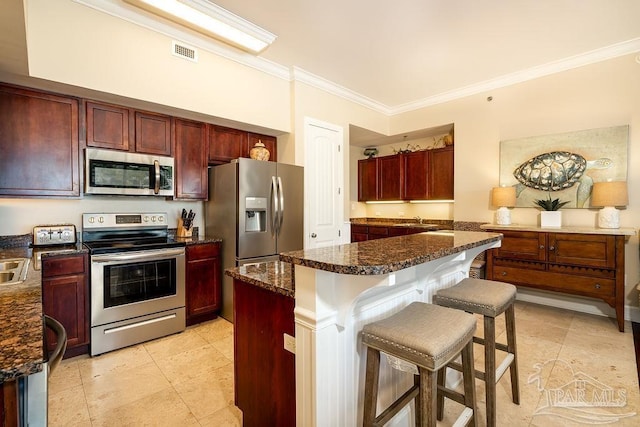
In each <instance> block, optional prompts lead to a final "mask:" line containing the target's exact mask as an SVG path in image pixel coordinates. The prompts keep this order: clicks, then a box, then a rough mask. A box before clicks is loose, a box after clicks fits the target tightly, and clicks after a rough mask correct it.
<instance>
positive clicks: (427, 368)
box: [362, 302, 476, 427]
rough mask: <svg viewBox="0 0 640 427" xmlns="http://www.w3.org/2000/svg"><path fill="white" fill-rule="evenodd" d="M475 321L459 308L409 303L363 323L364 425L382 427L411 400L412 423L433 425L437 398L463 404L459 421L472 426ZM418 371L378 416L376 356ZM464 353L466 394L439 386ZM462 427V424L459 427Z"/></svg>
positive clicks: (378, 358) (434, 423)
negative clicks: (442, 372) (442, 376)
mask: <svg viewBox="0 0 640 427" xmlns="http://www.w3.org/2000/svg"><path fill="white" fill-rule="evenodd" d="M475 330H476V319H475V317H474V316H473V315H471V314H468V313H465V312H463V311H460V310H452V309H449V308H445V307H439V306H437V305H433V304H425V303H421V302H413V303H411V304H409V305H408V306H407V307H405V308H404V309H402V310H401V311H399V312H398V313H396V314H394V315H392V316H390V317H387V318H386V319H382V320H379V321H377V322H373V323H369V324H367V325H365V327H364V328H363V330H362V342H363V344H364V345H366V346H367V368H366V376H365V394H364V416H363V426H365V427H369V426H381V425H384V424H385V423H386V422H387V421H389V420H390V419H391V418H392V417H393V416H394V415H395V414H397V413H398V412H399V411H400V410H401V409H402V408H403V407H404V406H406V405H407V404H408V403H410V402H411V400H412V399H415V406H416V414H415V416H416V425H417V426H429V427H432V426H435V425H436V409H437V400H436V396H440V395H442V396H445V397H447V398H449V399H452V400H455V401H456V402H459V403H461V404H463V405H464V406H465V409H464V410H463V412H462V414H461V415H460V416H459V418H458V422H461V423H465V424H467V423H471V424H472V425H474V426H475V425H476V417H475V372H474V369H473V334H474V332H475ZM381 351H382V352H384V353H386V354H388V355H391V356H394V357H397V358H399V359H402V360H404V361H407V362H409V363H413V364H415V365H416V366H417V368H418V374H419V375H415V376H414V385H413V386H412V387H411V388H410V389H409V390H408V391H407V392H406V393H404V394H403V395H402V396H401V397H400V398H398V399H397V400H396V401H395V402H393V403H392V404H391V405H390V406H389V407H388V408H387V409H385V410H384V411H383V412H382V413H381V414H380V415H379V416H378V417H376V402H377V400H378V379H379V374H380V372H379V368H380V352H381ZM459 354H461V355H462V372H463V376H464V394H461V393H458V392H456V391H453V390H449V389H446V388H445V387H444V386H441V387H440V386H438V384H437V381H436V374H437V372H438V371H440V370H441V369H442V368H444V367H445V366H446V365H447V363H449V362H450V361H451V360H453V359H454V358H455V357H456V356H458V355H459ZM460 425H463V424H460Z"/></svg>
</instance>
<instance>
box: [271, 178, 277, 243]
mask: <svg viewBox="0 0 640 427" xmlns="http://www.w3.org/2000/svg"><path fill="white" fill-rule="evenodd" d="M270 213H271V237H274V236H275V235H276V228H277V226H278V184H277V183H276V177H275V176H272V177H271V212H270Z"/></svg>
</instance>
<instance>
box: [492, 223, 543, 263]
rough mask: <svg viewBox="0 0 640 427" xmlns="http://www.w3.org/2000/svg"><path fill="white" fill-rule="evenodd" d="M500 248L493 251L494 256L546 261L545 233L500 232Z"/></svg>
mask: <svg viewBox="0 0 640 427" xmlns="http://www.w3.org/2000/svg"><path fill="white" fill-rule="evenodd" d="M500 232H501V233H502V234H503V236H504V237H503V238H502V246H500V247H499V248H497V249H493V251H494V256H495V257H499V258H512V259H521V260H530V261H546V259H547V247H546V245H547V242H546V234H545V233H536V232H534V231H502V230H501V231H500Z"/></svg>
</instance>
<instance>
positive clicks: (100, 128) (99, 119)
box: [86, 101, 172, 156]
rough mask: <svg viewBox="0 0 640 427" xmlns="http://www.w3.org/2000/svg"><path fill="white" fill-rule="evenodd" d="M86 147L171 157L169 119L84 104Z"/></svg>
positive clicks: (91, 102)
mask: <svg viewBox="0 0 640 427" xmlns="http://www.w3.org/2000/svg"><path fill="white" fill-rule="evenodd" d="M86 108H87V146H89V147H97V148H108V149H112V150H122V151H135V152H137V153H145V154H157V155H160V156H171V152H172V151H171V117H170V116H166V115H163V114H157V113H150V112H146V111H136V110H132V109H129V108H125V107H120V106H117V105H109V104H103V103H98V102H94V101H87V103H86Z"/></svg>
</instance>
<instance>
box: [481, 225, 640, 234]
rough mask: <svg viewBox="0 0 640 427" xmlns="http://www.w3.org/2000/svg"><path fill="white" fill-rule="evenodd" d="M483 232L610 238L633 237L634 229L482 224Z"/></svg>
mask: <svg viewBox="0 0 640 427" xmlns="http://www.w3.org/2000/svg"><path fill="white" fill-rule="evenodd" d="M480 227H481V228H483V229H485V230H501V231H502V230H504V231H546V232H550V233H578V234H607V235H612V236H635V235H636V229H635V228H624V227H623V228H596V227H587V226H562V227H558V228H556V227H540V226H537V225H528V224H511V225H498V224H483V225H481V226H480Z"/></svg>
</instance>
